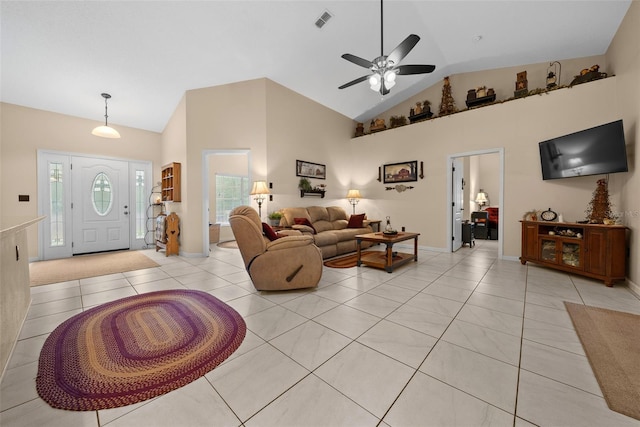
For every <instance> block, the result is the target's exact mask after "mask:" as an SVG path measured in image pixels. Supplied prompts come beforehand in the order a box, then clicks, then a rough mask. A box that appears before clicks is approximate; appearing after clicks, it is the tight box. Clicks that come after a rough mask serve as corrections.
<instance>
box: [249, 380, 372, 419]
mask: <svg viewBox="0 0 640 427" xmlns="http://www.w3.org/2000/svg"><path fill="white" fill-rule="evenodd" d="M245 425H246V426H247V427H269V426H273V427H284V426H331V427H340V426H344V427H353V426H362V427H366V426H371V427H374V426H376V425H378V418H376V417H374V416H373V415H372V414H371V413H369V412H367V411H366V410H365V409H363V408H362V407H360V406H358V405H357V404H355V403H354V402H353V401H352V400H351V399H349V398H347V397H346V396H344V395H343V394H341V393H340V392H338V391H336V389H334V388H332V387H330V386H329V385H327V383H325V382H324V381H322V380H320V379H318V377H316V376H315V375H309V376H308V377H306V378H304V379H303V380H302V381H300V382H299V383H298V384H296V385H295V386H293V387H292V388H291V389H290V390H288V391H287V392H286V393H284V394H283V395H282V396H280V397H278V399H276V400H275V401H274V402H273V403H272V404H270V405H269V406H267V407H266V408H265V409H263V410H262V411H260V412H258V414H256V416H255V417H253V418H251V419H250V420H249V421H247V422H246V423H245Z"/></svg>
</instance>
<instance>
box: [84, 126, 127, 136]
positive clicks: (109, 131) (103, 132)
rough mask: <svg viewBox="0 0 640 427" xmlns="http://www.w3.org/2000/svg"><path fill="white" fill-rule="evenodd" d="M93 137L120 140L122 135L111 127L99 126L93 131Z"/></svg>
mask: <svg viewBox="0 0 640 427" xmlns="http://www.w3.org/2000/svg"><path fill="white" fill-rule="evenodd" d="M91 134H92V135H95V136H100V137H102V138H120V133H119V132H118V131H117V130H115V129H114V128H112V127H110V126H104V125H102V126H98V127H96V128H95V129H93V130H92V131H91Z"/></svg>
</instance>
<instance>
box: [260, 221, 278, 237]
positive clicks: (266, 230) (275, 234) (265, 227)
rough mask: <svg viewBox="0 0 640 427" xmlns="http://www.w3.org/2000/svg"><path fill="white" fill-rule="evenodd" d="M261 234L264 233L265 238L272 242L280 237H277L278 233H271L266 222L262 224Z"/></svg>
mask: <svg viewBox="0 0 640 427" xmlns="http://www.w3.org/2000/svg"><path fill="white" fill-rule="evenodd" d="M262 232H263V233H264V235H265V236H267V239H269V240H271V241H272V242H273V241H274V240H276V239H279V238H281V237H282V236H279V235H278V233H276V232H275V231H273V228H271V226H270V225H269V224H267V223H266V222H263V223H262Z"/></svg>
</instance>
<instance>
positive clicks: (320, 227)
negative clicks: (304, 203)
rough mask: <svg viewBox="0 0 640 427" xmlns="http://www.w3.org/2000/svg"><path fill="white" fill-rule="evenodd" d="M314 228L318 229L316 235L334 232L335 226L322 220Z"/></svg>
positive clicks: (314, 224) (315, 223)
mask: <svg viewBox="0 0 640 427" xmlns="http://www.w3.org/2000/svg"><path fill="white" fill-rule="evenodd" d="M313 228H315V229H316V233H322V232H323V231H329V230H333V224H332V223H330V222H329V221H325V220H320V221H316V222H314V223H313Z"/></svg>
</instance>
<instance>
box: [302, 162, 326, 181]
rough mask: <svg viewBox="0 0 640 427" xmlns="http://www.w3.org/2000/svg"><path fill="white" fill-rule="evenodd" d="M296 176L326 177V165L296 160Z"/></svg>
mask: <svg viewBox="0 0 640 427" xmlns="http://www.w3.org/2000/svg"><path fill="white" fill-rule="evenodd" d="M296 176H303V177H306V178H318V179H327V167H326V166H325V165H321V164H319V163H311V162H305V161H304V160H296Z"/></svg>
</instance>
